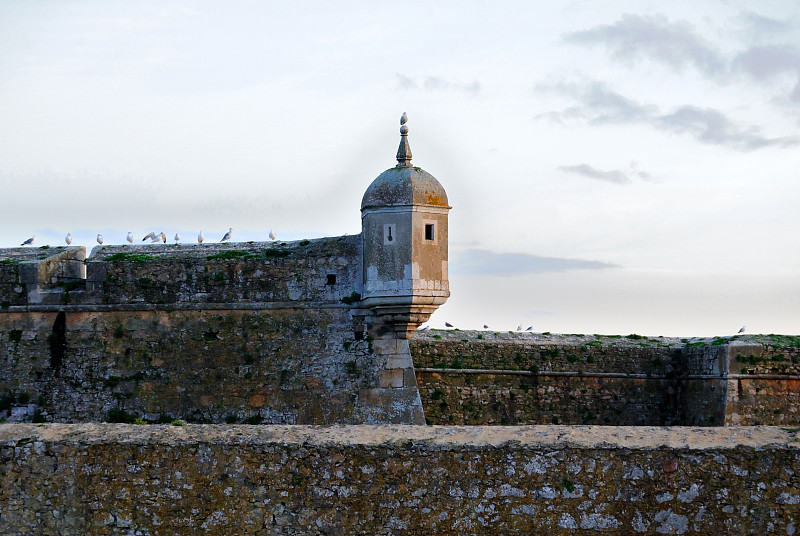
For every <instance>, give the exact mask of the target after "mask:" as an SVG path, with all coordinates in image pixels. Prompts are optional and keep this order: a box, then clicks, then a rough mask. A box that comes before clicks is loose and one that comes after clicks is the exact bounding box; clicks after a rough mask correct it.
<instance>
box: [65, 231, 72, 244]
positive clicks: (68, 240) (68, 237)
mask: <svg viewBox="0 0 800 536" xmlns="http://www.w3.org/2000/svg"><path fill="white" fill-rule="evenodd" d="M64 242H66V243H67V245H70V244H72V234H70V233H67V236H65V237H64Z"/></svg>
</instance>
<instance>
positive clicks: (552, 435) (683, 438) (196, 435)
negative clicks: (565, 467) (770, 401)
mask: <svg viewBox="0 0 800 536" xmlns="http://www.w3.org/2000/svg"><path fill="white" fill-rule="evenodd" d="M798 431H800V428H787V427H777V426H741V427H739V426H728V427H719V428H707V427H682V426H675V427H655V426H578V425H572V426H566V425H565V426H559V425H534V426H415V425H349V426H346V425H334V426H310V425H215V424H186V425H184V426H174V425H155V424H151V425H135V424H109V423H82V424H61V423H51V424H0V444H3V445H5V446H22V445H25V444H28V443H31V442H33V443H36V442H45V443H59V442H64V443H69V444H79V445H89V444H135V445H140V444H141V445H147V444H154V443H176V444H181V443H198V442H204V443H215V444H220V443H221V444H225V443H228V444H239V445H244V444H255V445H259V444H261V445H270V444H280V445H285V446H289V445H307V446H333V445H360V446H379V445H387V446H397V447H402V448H420V449H426V450H450V449H462V448H469V447H475V448H485V447H501V446H506V445H509V444H513V445H514V446H515V447H516V448H519V449H521V450H526V449H542V448H546V449H561V448H579V449H581V448H586V449H594V448H600V449H611V450H613V449H639V450H656V449H682V450H690V451H701V450H708V449H719V450H728V449H738V448H752V449H756V450H760V449H763V448H767V447H770V448H780V449H787V450H800V436H798Z"/></svg>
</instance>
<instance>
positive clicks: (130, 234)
mask: <svg viewBox="0 0 800 536" xmlns="http://www.w3.org/2000/svg"><path fill="white" fill-rule="evenodd" d="M125 240H127V241H128V244H133V233H132V232H130V231H128V236H126V237H125Z"/></svg>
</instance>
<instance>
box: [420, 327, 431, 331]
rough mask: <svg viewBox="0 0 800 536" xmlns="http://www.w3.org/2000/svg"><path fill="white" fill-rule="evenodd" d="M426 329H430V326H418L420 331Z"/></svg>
mask: <svg viewBox="0 0 800 536" xmlns="http://www.w3.org/2000/svg"><path fill="white" fill-rule="evenodd" d="M428 329H431V327H430V326H422V327H421V328H420V331H425V330H428Z"/></svg>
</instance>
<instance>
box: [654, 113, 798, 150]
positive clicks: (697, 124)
mask: <svg viewBox="0 0 800 536" xmlns="http://www.w3.org/2000/svg"><path fill="white" fill-rule="evenodd" d="M655 122H656V125H657V126H658V127H660V128H662V129H664V130H667V131H670V132H674V133H676V134H683V133H688V134H690V135H692V136H694V137H695V138H696V139H697V140H699V141H701V142H703V143H710V144H712V145H726V146H728V147H733V148H737V149H743V150H746V151H749V150H753V149H760V148H762V147H769V146H775V147H791V146H793V145H797V143H798V140H797V139H796V138H765V137H764V136H761V135H760V134H759V130H758V128H756V127H747V128H740V127H737V126H736V125H734V124H733V123H732V122H731V121H730V119H728V118H727V117H725V115H724V114H723V113H722V112H720V111H719V110H715V109H713V108H697V107H695V106H681V107H680V108H678V109H677V110H675V111H674V112H672V113H670V114H666V115H662V116H660V117H658V118H656V121H655Z"/></svg>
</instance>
